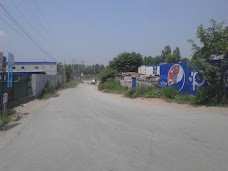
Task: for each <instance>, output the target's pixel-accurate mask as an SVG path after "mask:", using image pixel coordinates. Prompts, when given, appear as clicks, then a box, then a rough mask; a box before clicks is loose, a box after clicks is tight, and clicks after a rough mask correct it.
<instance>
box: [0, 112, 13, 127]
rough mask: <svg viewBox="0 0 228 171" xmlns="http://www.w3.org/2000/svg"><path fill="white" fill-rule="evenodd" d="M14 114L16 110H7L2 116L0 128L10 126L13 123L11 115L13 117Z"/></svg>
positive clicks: (0, 117)
mask: <svg viewBox="0 0 228 171" xmlns="http://www.w3.org/2000/svg"><path fill="white" fill-rule="evenodd" d="M14 113H16V111H15V110H14V109H6V110H5V111H3V112H2V114H1V115H0V127H2V126H4V125H5V124H8V123H9V122H10V121H11V115H13V114H14Z"/></svg>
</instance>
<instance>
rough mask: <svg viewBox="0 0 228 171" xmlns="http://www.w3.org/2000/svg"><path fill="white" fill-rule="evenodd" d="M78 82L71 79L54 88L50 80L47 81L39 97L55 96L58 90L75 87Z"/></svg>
mask: <svg viewBox="0 0 228 171" xmlns="http://www.w3.org/2000/svg"><path fill="white" fill-rule="evenodd" d="M78 84H79V81H77V80H72V81H68V82H67V83H65V84H63V85H60V84H59V85H58V86H57V87H56V88H54V87H53V86H52V85H51V84H50V82H49V81H48V82H47V83H46V85H45V88H44V89H43V92H42V95H41V97H40V98H41V99H49V98H51V97H57V96H58V91H59V90H63V89H67V88H75V87H76V86H77V85H78Z"/></svg>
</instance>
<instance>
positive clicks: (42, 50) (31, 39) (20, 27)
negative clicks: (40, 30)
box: [0, 3, 56, 60]
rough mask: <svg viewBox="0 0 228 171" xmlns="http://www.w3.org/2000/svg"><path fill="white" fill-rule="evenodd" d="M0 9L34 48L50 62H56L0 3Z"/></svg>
mask: <svg viewBox="0 0 228 171" xmlns="http://www.w3.org/2000/svg"><path fill="white" fill-rule="evenodd" d="M0 7H1V8H2V9H3V10H4V11H5V12H6V14H7V15H8V16H9V17H10V19H11V20H12V21H13V22H14V23H15V24H16V25H17V26H18V28H19V29H20V30H21V31H22V32H23V33H24V34H25V35H26V37H27V38H28V39H29V40H30V41H32V42H33V43H34V45H35V46H37V47H38V49H39V50H40V51H41V52H43V53H44V54H45V55H46V56H47V57H49V58H50V59H52V60H56V59H55V58H53V57H52V56H50V55H49V53H48V52H47V51H46V50H45V49H43V48H42V47H41V46H40V45H39V44H38V42H37V41H36V40H34V38H33V37H32V36H31V35H30V34H29V32H28V31H27V30H26V29H25V28H24V27H23V26H22V25H21V24H20V23H19V22H18V21H17V20H16V19H15V18H14V17H13V16H12V15H11V13H10V12H9V11H8V10H7V9H6V8H5V7H4V6H3V5H2V3H0Z"/></svg>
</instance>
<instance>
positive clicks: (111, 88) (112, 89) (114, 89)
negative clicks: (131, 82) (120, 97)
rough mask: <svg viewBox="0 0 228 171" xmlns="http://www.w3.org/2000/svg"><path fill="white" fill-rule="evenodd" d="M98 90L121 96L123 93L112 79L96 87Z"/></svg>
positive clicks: (121, 88) (122, 88) (122, 89)
mask: <svg viewBox="0 0 228 171" xmlns="http://www.w3.org/2000/svg"><path fill="white" fill-rule="evenodd" d="M98 89H99V90H103V91H104V92H107V93H108V92H109V93H117V94H121V93H123V92H124V91H125V89H124V87H123V86H121V84H120V83H119V82H117V81H116V80H114V79H109V80H106V81H105V82H104V83H102V82H100V84H99V85H98Z"/></svg>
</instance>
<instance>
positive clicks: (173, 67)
mask: <svg viewBox="0 0 228 171" xmlns="http://www.w3.org/2000/svg"><path fill="white" fill-rule="evenodd" d="M186 70H187V64H186V63H178V64H162V65H160V81H159V87H161V88H162V87H164V86H169V87H175V88H176V89H177V90H178V92H186V87H185V83H186Z"/></svg>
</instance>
